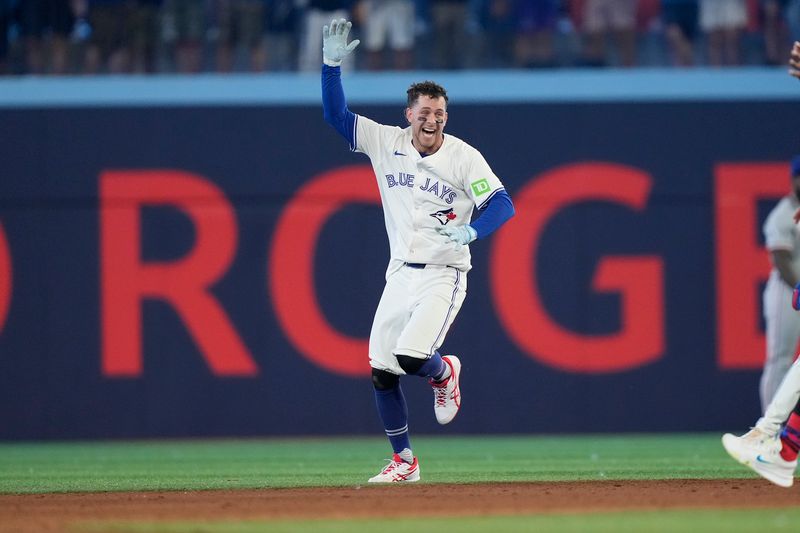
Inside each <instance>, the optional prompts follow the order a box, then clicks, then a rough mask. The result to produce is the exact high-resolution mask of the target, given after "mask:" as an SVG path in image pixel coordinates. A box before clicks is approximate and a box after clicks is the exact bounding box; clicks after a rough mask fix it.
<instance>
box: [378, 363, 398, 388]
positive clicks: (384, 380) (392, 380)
mask: <svg viewBox="0 0 800 533" xmlns="http://www.w3.org/2000/svg"><path fill="white" fill-rule="evenodd" d="M398 383H400V376H398V375H397V374H392V373H391V372H387V371H386V370H378V369H377V368H373V369H372V386H373V387H375V390H391V389H394V388H396V387H397V385H398Z"/></svg>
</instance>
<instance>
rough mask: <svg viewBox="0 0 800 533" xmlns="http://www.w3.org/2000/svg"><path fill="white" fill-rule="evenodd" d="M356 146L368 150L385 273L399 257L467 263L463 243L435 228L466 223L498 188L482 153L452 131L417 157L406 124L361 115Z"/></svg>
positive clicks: (412, 260) (464, 268)
mask: <svg viewBox="0 0 800 533" xmlns="http://www.w3.org/2000/svg"><path fill="white" fill-rule="evenodd" d="M353 148H354V150H355V151H357V152H362V153H364V154H366V155H368V156H369V158H370V160H371V161H372V168H373V169H374V170H375V176H376V178H377V180H378V188H379V189H380V193H381V201H382V203H383V213H384V219H385V222H386V232H387V234H388V236H389V250H390V253H391V261H390V263H389V268H388V270H387V275H388V274H390V273H391V272H393V271H395V270H397V269H398V268H399V267H400V266H402V264H403V263H404V262H408V263H425V264H431V265H447V266H452V267H455V268H458V269H459V270H462V271H464V272H466V271H468V270H469V269H470V268H471V264H470V253H469V247H468V246H456V245H454V243H453V242H451V241H448V240H447V239H446V238H444V237H443V236H442V235H440V234H439V233H438V232H437V231H436V228H437V227H441V226H444V225H447V224H452V225H456V226H460V225H463V224H468V223H469V221H470V220H471V218H472V211H473V208H474V207H475V206H477V207H478V208H482V207H484V206H485V204H486V202H487V201H488V200H489V199H490V198H492V196H494V194H495V193H496V192H498V191H500V190H502V189H503V184H502V183H501V182H500V179H499V178H498V177H497V176H495V174H494V172H492V169H491V168H489V165H488V163H486V160H485V159H484V158H483V156H482V155H481V154H480V152H478V151H477V150H476V149H475V148H473V147H471V146H470V145H468V144H467V143H465V142H464V141H462V140H461V139H458V138H456V137H453V136H452V135H445V136H444V142H443V144H442V146H441V147H440V148H439V149H438V150H437V151H436V152H435V153H433V154H432V155H429V156H426V157H422V156H421V155H420V154H419V152H417V150H416V149H415V148H414V146H413V145H412V144H411V127H407V128H405V129H402V128H399V127H396V126H385V125H382V124H378V123H377V122H375V121H373V120H370V119H368V118H366V117H362V116H360V115H357V116H356V122H355V146H354V147H353Z"/></svg>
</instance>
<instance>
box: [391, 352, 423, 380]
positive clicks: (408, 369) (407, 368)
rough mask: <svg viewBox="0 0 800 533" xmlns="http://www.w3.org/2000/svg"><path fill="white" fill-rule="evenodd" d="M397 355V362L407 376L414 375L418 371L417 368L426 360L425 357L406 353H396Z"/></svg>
mask: <svg viewBox="0 0 800 533" xmlns="http://www.w3.org/2000/svg"><path fill="white" fill-rule="evenodd" d="M395 357H397V364H399V365H400V368H402V369H403V372H405V373H406V374H408V375H409V376H415V375H417V374H418V373H419V370H420V369H421V368H422V365H424V364H425V363H426V362H427V361H428V360H427V359H419V358H417V357H411V356H408V355H402V354H400V355H396V356H395Z"/></svg>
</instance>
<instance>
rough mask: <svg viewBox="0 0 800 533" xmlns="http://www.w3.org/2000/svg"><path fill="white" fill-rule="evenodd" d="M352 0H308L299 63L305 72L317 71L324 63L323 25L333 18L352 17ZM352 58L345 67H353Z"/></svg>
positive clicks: (345, 63)
mask: <svg viewBox="0 0 800 533" xmlns="http://www.w3.org/2000/svg"><path fill="white" fill-rule="evenodd" d="M351 8H352V0H308V4H307V5H306V7H305V13H304V14H303V23H302V31H301V38H300V54H299V60H298V65H299V69H300V70H301V71H303V72H317V71H318V70H319V65H320V63H322V29H321V28H322V27H323V26H325V25H326V24H330V22H331V20H333V19H337V20H338V19H342V18H343V19H350V18H351V17H350V10H351ZM352 61H353V60H352V58H347V59H345V61H344V63H343V64H342V68H343V69H348V68H352Z"/></svg>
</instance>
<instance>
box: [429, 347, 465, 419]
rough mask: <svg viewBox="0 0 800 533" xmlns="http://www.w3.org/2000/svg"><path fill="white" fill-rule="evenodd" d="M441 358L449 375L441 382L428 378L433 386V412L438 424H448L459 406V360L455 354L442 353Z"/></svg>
mask: <svg viewBox="0 0 800 533" xmlns="http://www.w3.org/2000/svg"><path fill="white" fill-rule="evenodd" d="M442 360H443V361H444V362H445V364H446V365H448V366H449V367H450V377H449V378H447V379H446V380H444V381H443V382H441V383H436V382H435V381H433V380H430V384H431V387H433V412H434V413H435V414H436V421H437V422H439V423H440V424H442V425H444V424H449V423H450V422H452V421H453V419H454V418H455V417H456V415H457V414H458V410H459V409H460V408H461V387H460V386H459V384H458V380H459V378H460V377H461V361H459V360H458V357H456V356H455V355H443V356H442Z"/></svg>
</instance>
